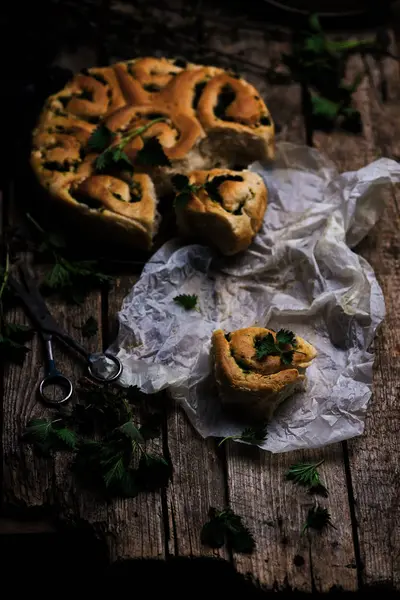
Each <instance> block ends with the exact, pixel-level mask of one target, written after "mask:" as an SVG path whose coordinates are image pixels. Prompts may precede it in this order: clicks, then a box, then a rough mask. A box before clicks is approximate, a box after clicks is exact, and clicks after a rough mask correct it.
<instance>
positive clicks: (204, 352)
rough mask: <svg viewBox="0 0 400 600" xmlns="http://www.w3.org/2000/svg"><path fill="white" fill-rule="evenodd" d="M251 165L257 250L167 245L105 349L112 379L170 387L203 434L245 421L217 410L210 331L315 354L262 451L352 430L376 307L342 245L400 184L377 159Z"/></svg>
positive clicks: (388, 164)
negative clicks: (259, 215)
mask: <svg viewBox="0 0 400 600" xmlns="http://www.w3.org/2000/svg"><path fill="white" fill-rule="evenodd" d="M251 169H252V170H254V171H257V172H258V173H260V174H261V175H262V176H263V178H264V180H265V182H266V185H267V187H268V190H269V203H268V208H267V211H266V214H265V219H264V224H263V227H262V229H261V231H260V233H259V234H258V235H257V237H256V239H255V241H254V243H253V244H252V245H251V247H250V248H249V249H248V250H247V251H246V252H245V253H243V254H241V255H240V256H237V257H231V258H226V257H225V258H222V257H221V256H219V255H218V254H217V253H216V252H214V251H213V250H211V249H210V248H208V247H205V246H201V245H189V246H187V245H186V246H185V245H183V244H182V243H181V242H180V240H178V239H175V240H172V241H170V242H168V243H166V244H165V245H164V246H163V247H162V248H161V249H160V250H159V251H158V252H157V253H156V254H155V255H154V256H153V257H152V259H151V260H150V261H149V262H148V263H147V264H146V266H145V268H144V270H143V273H142V275H141V277H140V279H139V281H138V282H137V283H136V284H135V286H134V287H133V289H132V290H131V292H130V294H129V295H128V296H127V297H126V298H125V300H124V302H123V305H122V307H121V310H120V312H119V315H118V318H119V324H120V328H119V333H118V337H117V339H116V340H115V342H114V344H113V345H112V346H111V348H109V351H110V352H113V353H114V354H116V355H117V356H118V357H119V358H120V359H121V361H122V363H123V367H124V371H123V374H122V376H121V378H120V380H119V382H120V383H121V385H123V386H130V385H134V386H137V387H138V388H140V390H142V391H143V392H145V393H149V394H151V393H153V392H157V391H159V390H162V389H165V388H168V389H169V392H170V394H171V395H172V396H173V397H174V398H175V399H176V400H177V401H178V402H179V403H180V404H181V405H182V407H183V408H184V410H185V411H186V413H187V415H188V416H189V418H190V420H191V422H192V424H193V425H194V427H195V428H196V429H197V431H198V432H199V433H200V434H201V435H202V436H204V437H207V436H217V437H223V436H226V435H232V434H238V433H240V432H241V431H242V429H243V427H244V426H245V425H246V423H245V422H243V423H234V422H232V421H231V420H230V418H229V417H228V415H227V414H225V413H224V411H223V409H222V407H221V404H220V401H219V399H218V395H217V392H216V389H215V384H214V381H213V377H212V373H211V365H210V360H209V352H210V338H211V334H212V332H213V331H214V330H215V329H217V328H223V329H224V330H225V331H226V332H229V331H233V330H235V329H238V328H240V327H248V326H252V325H258V326H268V327H271V328H273V329H275V330H278V329H279V328H282V327H283V328H285V329H290V330H293V331H295V332H296V334H298V335H300V336H302V337H304V338H305V339H306V340H308V341H309V342H311V344H313V345H314V346H315V347H316V349H317V352H318V356H317V358H316V359H315V360H314V361H313V363H312V365H311V367H310V368H309V369H308V370H307V383H306V386H305V389H304V391H301V392H299V393H297V394H296V395H295V396H293V397H291V398H289V399H288V400H287V401H285V402H284V403H283V404H282V405H281V407H280V408H279V409H278V411H277V412H276V414H275V416H274V418H273V420H272V421H271V423H270V424H269V428H268V438H267V440H266V442H265V444H264V445H263V448H264V449H265V450H268V451H271V452H286V451H289V450H295V449H298V448H316V447H319V446H323V445H326V444H331V443H333V442H339V441H341V440H345V439H348V438H351V437H354V436H357V435H360V434H361V433H362V432H363V429H364V418H365V413H366V410H367V405H368V402H369V400H370V398H371V391H372V390H371V387H372V364H373V358H374V356H373V347H372V342H373V339H374V334H375V331H376V328H377V326H378V325H379V323H380V322H381V321H382V319H383V318H384V314H385V305H384V299H383V295H382V291H381V288H380V287H379V285H378V282H377V280H376V277H375V274H374V273H373V271H372V268H371V266H370V265H369V264H368V263H367V261H366V260H364V259H363V258H362V257H360V256H358V255H357V254H355V253H354V252H353V251H352V250H351V247H353V246H355V245H356V244H357V243H358V242H359V241H360V240H361V239H362V238H363V237H364V236H365V235H366V233H367V232H368V230H369V229H370V228H371V227H372V226H373V225H374V223H375V222H376V221H377V219H378V218H379V216H380V214H381V213H382V211H383V210H384V197H383V190H384V188H385V185H384V184H390V183H394V182H398V181H400V166H399V165H398V164H397V163H396V162H395V161H393V160H389V159H384V158H382V159H380V160H377V161H375V162H373V163H372V164H370V165H368V166H366V167H364V168H362V169H360V170H359V171H355V172H350V173H343V174H341V175H340V174H338V173H337V171H336V169H335V167H334V165H333V164H332V163H331V162H329V161H328V160H327V159H326V158H325V157H324V156H322V155H321V154H319V153H318V152H317V151H316V150H314V149H311V148H308V147H303V146H296V145H292V144H289V143H280V144H278V148H277V159H276V162H275V164H274V166H273V167H272V168H265V167H263V166H262V165H261V164H259V163H256V164H254V165H252V166H251ZM177 294H197V296H198V298H199V311H198V312H197V311H185V310H184V309H183V308H182V307H181V306H179V305H178V304H176V303H175V302H174V301H173V298H174V296H176V295H177Z"/></svg>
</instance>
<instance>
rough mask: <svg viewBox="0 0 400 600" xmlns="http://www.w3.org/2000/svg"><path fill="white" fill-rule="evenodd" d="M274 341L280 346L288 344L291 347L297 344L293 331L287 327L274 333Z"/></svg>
mask: <svg viewBox="0 0 400 600" xmlns="http://www.w3.org/2000/svg"><path fill="white" fill-rule="evenodd" d="M276 341H277V342H278V344H280V345H281V346H284V345H285V344H290V345H291V346H293V347H295V346H297V341H296V336H295V335H294V333H293V331H289V330H287V329H280V330H279V331H278V333H277V334H276Z"/></svg>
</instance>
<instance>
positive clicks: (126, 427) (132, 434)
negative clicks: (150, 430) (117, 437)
mask: <svg viewBox="0 0 400 600" xmlns="http://www.w3.org/2000/svg"><path fill="white" fill-rule="evenodd" d="M119 431H120V432H121V433H123V434H124V435H126V436H127V437H128V438H130V439H131V440H133V441H134V442H138V443H139V444H142V443H143V442H144V439H143V437H142V434H141V433H140V431H139V429H138V428H137V427H136V425H135V424H134V423H132V421H128V422H127V423H124V424H123V425H121V426H120V427H119Z"/></svg>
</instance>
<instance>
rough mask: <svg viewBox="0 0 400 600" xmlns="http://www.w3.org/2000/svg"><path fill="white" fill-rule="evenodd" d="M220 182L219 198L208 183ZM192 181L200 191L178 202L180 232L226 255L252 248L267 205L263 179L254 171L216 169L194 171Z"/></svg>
mask: <svg viewBox="0 0 400 600" xmlns="http://www.w3.org/2000/svg"><path fill="white" fill-rule="evenodd" d="M235 179H236V181H235ZM237 179H238V180H239V181H238V180H237ZM218 181H219V182H220V184H219V185H218V186H217V194H218V198H216V197H215V196H214V195H212V196H210V194H209V193H208V191H207V183H211V184H213V182H218ZM189 183H190V184H191V185H192V186H194V187H195V188H197V191H196V192H193V193H192V194H191V196H190V198H189V199H188V200H187V201H185V202H180V201H179V198H178V200H177V202H176V203H175V210H176V215H177V223H178V227H179V229H180V231H181V232H182V233H183V234H184V235H186V236H189V237H197V238H199V239H200V240H202V241H203V242H204V241H205V242H207V243H208V244H210V245H213V246H215V247H217V248H218V249H219V250H220V251H221V252H222V253H223V254H226V255H232V254H236V253H238V252H241V251H243V250H245V249H246V248H248V246H249V245H250V244H251V242H252V240H253V238H254V236H255V235H256V233H257V232H258V231H259V229H260V227H261V225H262V222H263V218H264V213H265V210H266V206H267V189H266V187H265V184H264V182H263V180H262V178H261V177H260V176H259V175H257V174H256V173H253V172H251V171H230V170H229V169H212V170H211V171H193V172H192V173H190V176H189ZM218 199H219V201H218Z"/></svg>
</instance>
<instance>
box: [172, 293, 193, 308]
mask: <svg viewBox="0 0 400 600" xmlns="http://www.w3.org/2000/svg"><path fill="white" fill-rule="evenodd" d="M197 301H198V296H196V294H179V296H175V298H174V302H176V303H177V304H180V306H183V308H184V309H185V310H194V309H196V308H197Z"/></svg>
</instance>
